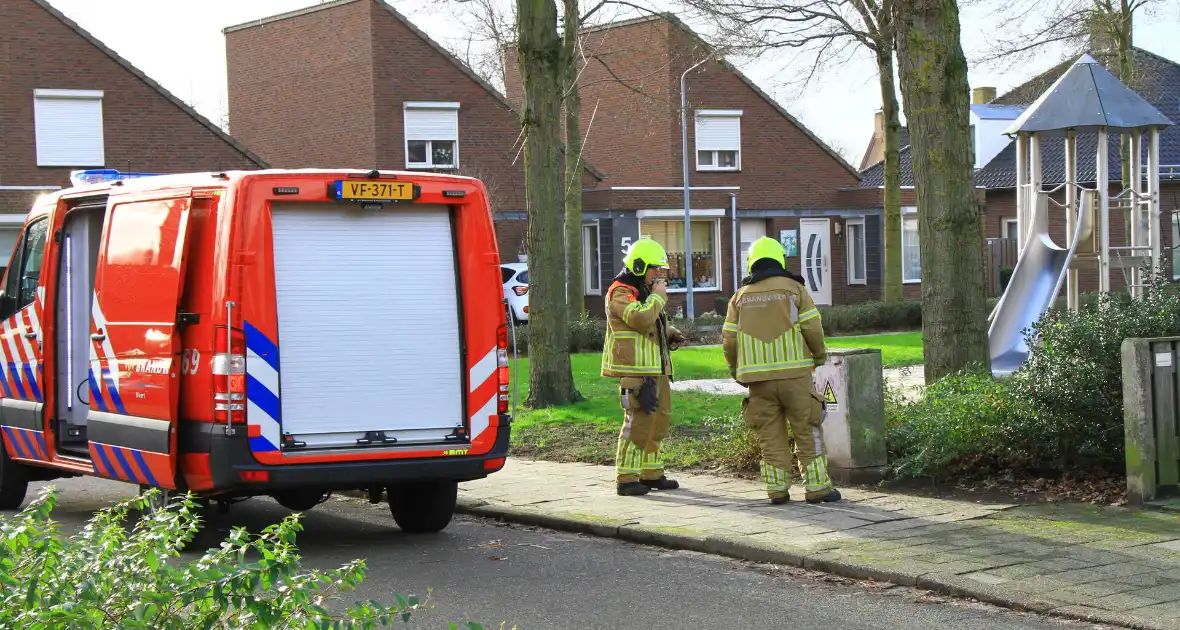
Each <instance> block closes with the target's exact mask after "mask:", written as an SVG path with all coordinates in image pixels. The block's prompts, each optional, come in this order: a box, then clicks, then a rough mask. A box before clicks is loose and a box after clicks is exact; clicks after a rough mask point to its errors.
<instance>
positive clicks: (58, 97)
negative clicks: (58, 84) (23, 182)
mask: <svg viewBox="0 0 1180 630" xmlns="http://www.w3.org/2000/svg"><path fill="white" fill-rule="evenodd" d="M104 97H105V93H104V92H103V91H102V90H61V89H46V88H36V89H34V90H33V149H34V152H35V153H36V155H37V166H38V167H45V168H56V167H102V166H106V134H105V130H104V129H103V127H104V125H105V116H104V110H103V100H104ZM41 101H45V102H48V101H91V102H95V103H97V104H98V129H97V130H96V131H95V133H96V134H97V139H98V148H99V154H100V155H98V156H97V157H94V158H93V159H74V158H76V157H77V156H78V154H77V153H74V152H71V154H70V156H69V157H70V159H62V158H60V157H57V156H52V155H43V154H42V152H43V151H44V150H45V149H43V147H42V144H41V143H42V137H43V136H42V134H43V133H47V132H48V131H49V130H48V129H42V128H41V123H40V122H39V120H40V117H39V116H38V115H37V113H38V112H37V110H38V102H41ZM75 150H76V149H75Z"/></svg>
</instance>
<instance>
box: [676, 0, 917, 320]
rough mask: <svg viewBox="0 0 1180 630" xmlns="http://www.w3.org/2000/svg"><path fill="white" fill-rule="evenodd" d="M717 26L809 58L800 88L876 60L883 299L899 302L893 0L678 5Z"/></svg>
mask: <svg viewBox="0 0 1180 630" xmlns="http://www.w3.org/2000/svg"><path fill="white" fill-rule="evenodd" d="M681 1H682V2H684V3H685V4H686V5H687V6H689V7H691V8H692V9H694V10H695V11H697V12H700V13H701V14H702V15H703V16H704V17H705V18H707V19H708V20H709V21H711V22H712V23H713V24H715V25H716V27H717V29H718V31H719V35H718V37H719V39H723V40H724V41H726V42H729V43H733V44H736V45H738V46H739V47H740V48H742V49H744V50H747V51H751V52H754V53H759V54H761V53H766V52H769V51H779V50H794V51H796V52H797V53H798V54H799V56H800V57H809V58H810V63H809V65H808V70H807V72H806V73H804V75H803V77H802V80H801V81H800V87H801V88H802V87H805V86H806V85H807V84H808V83H809V82H810V81H811V80H812V79H813V78H814V77H815V76H816V75H817V74H819V73H820V72H821V71H822V70H825V69H828V68H833V67H837V66H839V65H842V64H843V63H845V62H846V61H848V59H849V58H850V57H852V56H853V55H854V54H856V52H858V51H860V50H867V51H868V52H870V53H872V54H873V57H874V58H875V60H876V63H877V79H878V83H879V85H880V91H881V109H882V116H883V118H884V123H885V230H884V231H885V272H884V285H885V295H884V297H885V299H886V300H889V301H893V300H900V299H901V297H902V293H901V288H902V281H901V271H902V269H901V267H902V264H901V155H900V151H901V146H900V144H901V119H900V116H899V113H898V112H899V108H898V104H897V86H896V85H895V83H894V73H893V72H894V65H893V58H894V19H893V8H894V2H895V0H681Z"/></svg>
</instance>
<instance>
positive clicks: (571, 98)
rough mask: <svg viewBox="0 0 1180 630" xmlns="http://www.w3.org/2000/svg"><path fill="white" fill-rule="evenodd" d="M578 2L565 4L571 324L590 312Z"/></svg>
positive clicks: (567, 259) (567, 249) (568, 0)
mask: <svg viewBox="0 0 1180 630" xmlns="http://www.w3.org/2000/svg"><path fill="white" fill-rule="evenodd" d="M580 11H581V9H580V8H579V6H578V0H565V32H564V42H563V43H564V45H563V50H564V55H563V61H564V62H565V74H564V75H563V78H564V85H565V272H566V283H565V287H566V300H567V301H568V303H569V318H570V321H575V320H577V319H578V318H579V317H581V316H582V314H583V313H585V312H586V298H585V294H586V290H585V289H586V288H585V285H584V282H583V271H582V112H581V108H582V95H581V92H580V90H579V89H578V68H579V64H578V28H579V26H580V22H579V17H580V15H581V13H580Z"/></svg>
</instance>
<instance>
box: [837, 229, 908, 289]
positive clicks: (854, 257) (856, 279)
mask: <svg viewBox="0 0 1180 630" xmlns="http://www.w3.org/2000/svg"><path fill="white" fill-rule="evenodd" d="M844 231H845V238H846V239H847V242H848V284H867V283H868V274H867V272H866V271H865V262H866V261H865V220H864V219H849V220H848V221H845V222H844ZM903 251H904V249H903Z"/></svg>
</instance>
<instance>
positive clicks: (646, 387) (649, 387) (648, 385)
mask: <svg viewBox="0 0 1180 630" xmlns="http://www.w3.org/2000/svg"><path fill="white" fill-rule="evenodd" d="M639 406H640V407H642V408H643V410H644V411H645V412H647V413H655V412H656V410H657V409H659V408H660V391H659V389H657V387H656V379H654V378H651V377H647V378H645V379H643V385H641V386H640V387H639Z"/></svg>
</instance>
